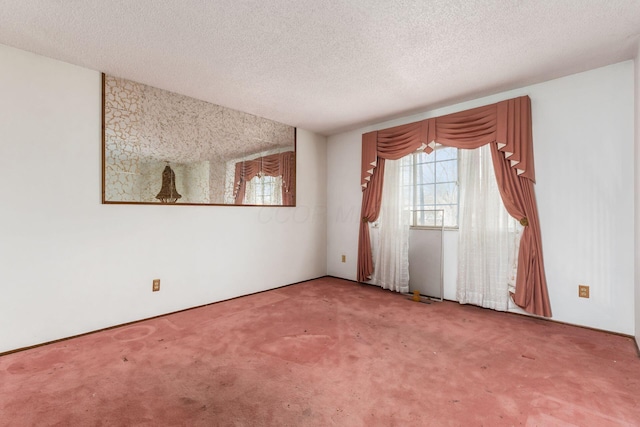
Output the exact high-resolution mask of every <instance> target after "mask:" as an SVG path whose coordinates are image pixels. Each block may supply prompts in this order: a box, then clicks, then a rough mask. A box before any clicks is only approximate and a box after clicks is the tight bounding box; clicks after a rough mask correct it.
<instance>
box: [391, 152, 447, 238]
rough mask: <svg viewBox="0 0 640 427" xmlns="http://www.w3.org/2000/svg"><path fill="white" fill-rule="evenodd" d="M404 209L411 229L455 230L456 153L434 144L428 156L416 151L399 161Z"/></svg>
mask: <svg viewBox="0 0 640 427" xmlns="http://www.w3.org/2000/svg"><path fill="white" fill-rule="evenodd" d="M401 168H402V184H401V185H402V191H403V200H404V203H405V206H404V207H405V209H408V210H410V211H411V226H412V227H436V226H440V224H441V220H442V219H441V215H442V212H438V211H440V210H442V211H443V212H444V226H445V227H448V228H457V227H458V199H459V197H458V149H457V148H454V147H445V146H442V145H440V144H436V148H435V150H433V151H432V152H431V153H430V154H426V153H425V152H424V151H418V152H415V153H412V154H410V155H408V156H405V157H403V158H402V159H401Z"/></svg>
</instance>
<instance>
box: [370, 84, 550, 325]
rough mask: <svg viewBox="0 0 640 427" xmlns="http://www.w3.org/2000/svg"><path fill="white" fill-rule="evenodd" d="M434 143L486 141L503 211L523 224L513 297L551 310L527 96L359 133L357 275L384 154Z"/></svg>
mask: <svg viewBox="0 0 640 427" xmlns="http://www.w3.org/2000/svg"><path fill="white" fill-rule="evenodd" d="M436 143H440V144H442V145H446V146H452V147H457V148H462V149H474V148H478V147H481V146H483V145H485V144H491V153H492V159H493V165H494V170H495V173H496V180H497V182H498V187H499V189H500V194H501V196H502V201H503V203H504V205H505V208H506V209H507V212H509V214H510V215H511V216H513V217H514V218H516V219H517V220H519V221H520V223H521V224H522V225H523V226H524V231H523V233H522V237H521V240H520V253H519V258H518V272H517V277H516V292H515V294H514V295H513V299H514V302H515V303H516V304H517V305H518V306H520V307H522V308H523V309H525V310H526V311H528V312H530V313H533V314H538V315H541V316H548V317H549V316H551V306H550V303H549V296H548V292H547V282H546V277H545V273H544V263H543V257H542V239H541V235H540V224H539V220H538V208H537V204H536V200H535V194H534V188H533V185H534V182H535V171H534V165H533V132H532V123H531V100H530V99H529V97H528V96H522V97H519V98H513V99H509V100H506V101H501V102H498V103H496V104H491V105H486V106H483V107H478V108H474V109H471V110H466V111H461V112H459V113H453V114H448V115H446V116H441V117H434V118H429V119H425V120H421V121H419V122H414V123H408V124H405V125H401V126H395V127H392V128H388V129H382V130H378V131H374V132H369V133H365V134H363V135H362V168H361V178H362V179H361V186H362V191H363V194H362V211H361V212H362V213H361V217H362V222H361V223H360V234H359V242H358V280H359V281H367V280H369V279H370V277H371V274H372V273H373V259H372V255H371V240H370V236H369V226H368V223H369V222H373V221H375V220H376V219H377V218H378V215H379V214H380V205H381V201H382V186H383V177H384V162H385V159H390V160H397V159H399V158H401V157H404V156H406V155H408V154H410V153H412V152H414V151H416V150H419V149H424V150H425V151H426V152H427V153H430V152H431V151H433V149H434V148H435V144H436Z"/></svg>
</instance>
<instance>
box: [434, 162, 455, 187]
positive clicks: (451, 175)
mask: <svg viewBox="0 0 640 427" xmlns="http://www.w3.org/2000/svg"><path fill="white" fill-rule="evenodd" d="M435 165H436V182H456V181H458V161H457V160H447V161H444V162H438V163H435Z"/></svg>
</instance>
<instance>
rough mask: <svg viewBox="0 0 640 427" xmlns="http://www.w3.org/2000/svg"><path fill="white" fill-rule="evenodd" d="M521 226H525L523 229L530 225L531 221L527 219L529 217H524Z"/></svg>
mask: <svg viewBox="0 0 640 427" xmlns="http://www.w3.org/2000/svg"><path fill="white" fill-rule="evenodd" d="M520 225H521V226H523V227H526V226H527V225H529V220H528V219H527V217H523V218H522V219H521V220H520Z"/></svg>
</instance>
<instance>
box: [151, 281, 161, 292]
mask: <svg viewBox="0 0 640 427" xmlns="http://www.w3.org/2000/svg"><path fill="white" fill-rule="evenodd" d="M151 290H152V291H153V292H158V291H159V290H160V279H153V288H152V289H151Z"/></svg>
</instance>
